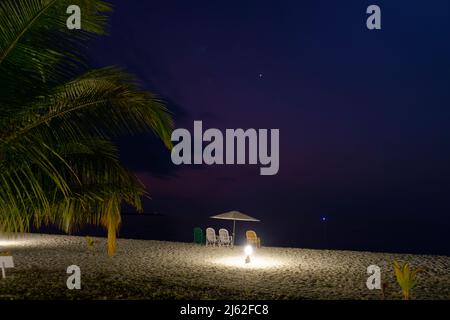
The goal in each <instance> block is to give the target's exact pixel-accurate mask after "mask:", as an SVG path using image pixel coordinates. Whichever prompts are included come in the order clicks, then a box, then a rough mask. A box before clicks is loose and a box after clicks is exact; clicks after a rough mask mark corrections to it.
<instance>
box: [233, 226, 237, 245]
mask: <svg viewBox="0 0 450 320" xmlns="http://www.w3.org/2000/svg"><path fill="white" fill-rule="evenodd" d="M235 230H236V220H233V247H234V240H235V239H236V234H235Z"/></svg>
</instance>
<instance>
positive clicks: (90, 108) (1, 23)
mask: <svg viewBox="0 0 450 320" xmlns="http://www.w3.org/2000/svg"><path fill="white" fill-rule="evenodd" d="M69 5H78V6H79V7H80V8H81V11H82V30H76V31H72V30H68V28H67V27H66V19H67V15H66V9H67V7H68V6H69ZM110 10H111V7H110V5H109V4H108V3H106V2H104V1H99V0H70V1H66V0H14V1H13V0H3V1H2V2H0V88H1V94H0V231H8V232H24V231H27V230H29V227H30V226H31V224H34V225H36V226H41V225H42V224H55V225H57V226H59V227H60V228H61V229H63V230H65V231H67V232H71V231H73V230H74V229H76V228H78V227H81V226H83V225H85V224H95V225H101V226H103V227H105V228H106V229H107V230H108V253H109V254H110V255H113V254H114V253H115V249H116V236H117V232H118V229H119V226H120V223H121V216H120V208H121V205H122V203H124V202H125V203H128V204H130V205H132V206H134V207H135V208H136V209H137V210H138V211H139V210H142V204H141V198H142V196H145V195H146V192H145V188H144V185H143V184H142V183H141V182H140V181H139V180H138V179H137V178H136V177H135V176H134V175H133V174H132V173H130V172H129V171H128V170H126V169H125V168H124V167H123V166H122V165H121V164H120V162H119V160H118V150H117V149H116V147H115V146H114V144H113V143H112V142H111V138H113V137H115V136H117V135H121V134H134V133H137V132H153V133H154V134H156V135H157V136H159V137H160V138H161V139H162V141H163V142H164V143H165V145H166V146H167V147H169V148H170V147H171V142H170V132H171V129H172V126H173V124H172V119H171V116H170V114H169V113H168V111H167V109H166V108H165V106H164V104H163V102H162V101H161V100H160V99H158V97H157V96H155V95H154V94H151V93H149V92H146V91H144V90H142V89H141V88H140V87H139V85H138V84H137V81H135V80H134V79H133V77H131V76H129V75H128V74H127V73H126V72H124V71H122V70H120V69H118V68H112V67H108V68H103V69H98V70H92V71H89V70H88V71H87V70H86V69H87V64H86V60H85V59H84V51H85V46H86V41H88V40H90V39H91V38H92V37H93V36H94V35H101V34H104V33H105V26H106V21H107V17H106V13H107V12H109V11H110Z"/></svg>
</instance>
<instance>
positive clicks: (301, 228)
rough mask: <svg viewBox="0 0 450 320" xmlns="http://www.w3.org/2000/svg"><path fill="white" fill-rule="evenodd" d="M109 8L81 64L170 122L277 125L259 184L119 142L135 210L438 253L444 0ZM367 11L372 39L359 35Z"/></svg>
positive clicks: (446, 58)
mask: <svg viewBox="0 0 450 320" xmlns="http://www.w3.org/2000/svg"><path fill="white" fill-rule="evenodd" d="M112 2H113V3H114V5H115V11H114V13H113V14H112V16H111V27H110V36H108V37H105V38H101V39H98V40H96V41H95V42H94V44H93V45H92V46H91V48H90V53H91V55H92V59H93V61H94V62H95V65H97V66H106V65H111V64H114V65H119V66H122V67H124V68H126V69H127V70H129V71H130V72H131V73H134V74H136V75H137V76H138V78H139V79H140V80H141V81H142V83H143V85H144V86H145V87H146V88H148V89H150V90H152V91H154V92H156V93H158V94H160V95H161V96H162V97H164V98H165V99H166V101H167V102H168V105H169V107H170V108H171V110H172V111H173V112H174V115H175V120H176V125H177V127H184V128H188V129H190V130H191V128H192V125H193V121H194V120H202V121H203V124H204V126H205V127H217V128H220V129H225V128H240V127H241V128H268V129H270V128H279V129H280V140H281V150H280V172H279V174H278V175H277V176H273V177H261V176H259V169H258V166H256V167H246V166H245V167H237V166H231V167H225V166H222V167H221V166H218V167H195V168H194V167H175V166H173V165H171V162H170V155H169V153H168V152H167V151H165V150H164V149H163V148H162V146H161V145H160V144H159V143H158V142H155V140H154V139H152V138H151V137H139V138H126V139H124V140H123V141H122V143H121V153H122V158H123V160H124V162H125V163H126V164H127V165H128V166H129V167H130V168H131V169H132V170H133V171H135V172H136V173H137V174H138V175H139V177H140V178H141V179H142V180H143V181H144V182H145V183H146V184H147V185H148V187H149V191H150V193H151V195H152V197H153V200H152V201H148V202H147V203H146V211H147V212H149V213H151V212H155V211H156V212H159V213H162V214H164V215H166V216H168V217H172V218H173V220H171V221H175V220H178V221H181V222H182V223H183V225H182V227H179V228H180V229H182V228H184V230H187V231H186V237H188V236H190V232H191V229H190V228H191V227H192V226H194V225H197V224H198V225H201V226H205V224H206V223H209V222H208V221H207V220H205V218H206V217H208V216H209V215H213V214H216V213H220V212H223V211H227V210H232V209H236V210H241V211H243V212H246V213H248V214H250V215H253V216H255V217H259V218H260V219H261V220H262V222H261V223H260V224H258V225H252V226H251V227H254V228H255V229H256V230H257V231H258V232H260V233H261V234H262V235H263V239H264V240H266V243H268V244H273V245H293V246H294V245H295V246H307V247H318V246H327V247H335V248H346V249H370V250H396V251H415V252H437V253H446V254H450V248H449V246H448V240H447V239H448V235H447V232H448V230H449V227H450V217H449V211H450V201H449V199H450V194H449V193H450V166H449V163H450V148H449V147H450V127H449V125H448V123H449V118H450V111H449V107H450V41H449V39H450V2H449V1H446V0H441V1H439V0H435V1H432V2H429V3H426V2H424V1H403V0H402V1H400V0H397V1H361V0H359V1H320V0H310V1H300V0H297V1H211V0H209V1H181V0H180V1H140V0H127V1H118V0H116V1H112ZM370 4H377V5H379V6H380V7H381V10H382V30H378V31H369V30H367V28H366V18H367V15H366V13H365V11H366V8H367V6H368V5H370ZM260 75H262V76H260ZM323 215H326V216H328V217H329V220H328V222H327V224H328V225H327V231H326V232H327V239H326V240H325V237H324V232H325V229H324V225H323V224H321V222H320V217H321V216H323ZM125 222H126V221H125ZM124 228H125V232H126V233H128V234H130V235H131V236H132V235H133V233H139V234H142V232H139V230H138V229H139V228H138V227H136V226H127V225H126V223H125V225H124ZM146 230H147V229H146ZM148 237H149V238H151V237H152V235H150V234H149V235H148ZM175 238H176V237H175ZM189 240H190V239H189ZM325 241H326V242H325Z"/></svg>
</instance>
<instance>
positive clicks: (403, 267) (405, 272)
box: [394, 260, 424, 300]
mask: <svg viewBox="0 0 450 320" xmlns="http://www.w3.org/2000/svg"><path fill="white" fill-rule="evenodd" d="M394 271H395V276H396V278H397V282H398V284H399V285H400V287H401V288H402V294H403V300H409V298H410V291H411V290H412V289H413V288H414V287H415V286H416V284H417V274H418V273H419V272H422V271H424V269H422V268H417V269H414V270H413V269H411V268H410V266H409V264H408V263H403V264H401V263H398V262H397V261H395V260H394Z"/></svg>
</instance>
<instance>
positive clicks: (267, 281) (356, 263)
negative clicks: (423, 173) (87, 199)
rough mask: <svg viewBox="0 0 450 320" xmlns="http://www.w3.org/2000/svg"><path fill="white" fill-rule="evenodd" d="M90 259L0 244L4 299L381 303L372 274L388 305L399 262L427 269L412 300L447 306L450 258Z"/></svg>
mask: <svg viewBox="0 0 450 320" xmlns="http://www.w3.org/2000/svg"><path fill="white" fill-rule="evenodd" d="M96 241H97V243H96V245H95V248H94V250H93V251H89V250H88V249H87V246H86V239H85V238H83V237H69V236H53V235H51V236H50V235H27V236H26V237H24V238H21V239H15V240H5V239H2V238H0V252H4V251H9V252H11V254H12V255H13V257H14V262H15V268H14V269H6V274H7V278H6V279H4V280H0V298H4V299H5V298H14V299H22V298H40V299H49V298H60V299H61V298H62V299H67V298H69V299H72V298H76V299H106V298H113V299H126V298H132V299H149V298H150V299H151V298H156V299H164V298H188V299H246V298H261V299H380V297H381V293H380V291H379V290H373V291H370V290H368V289H367V287H366V280H367V277H368V275H367V274H366V272H367V267H368V266H369V265H371V264H376V265H378V266H380V267H381V269H382V280H383V281H384V282H387V283H388V289H387V292H386V296H387V298H388V299H398V298H400V289H399V287H398V285H397V284H396V282H395V278H394V273H393V269H392V261H393V260H394V259H396V260H400V261H405V262H409V263H410V264H411V265H412V266H413V267H419V266H420V267H424V268H426V272H424V273H421V274H419V279H418V285H417V287H416V288H415V289H414V290H413V291H412V297H413V298H415V299H450V257H444V256H426V255H409V254H386V253H369V252H354V251H327V250H307V249H292V248H261V249H258V250H257V251H256V252H255V255H254V257H253V259H252V262H251V263H250V264H245V263H244V259H245V257H244V254H243V248H242V247H235V248H234V249H230V248H217V247H215V248H214V247H205V246H199V245H194V244H187V243H175V242H162V241H147V240H125V239H120V240H119V242H118V252H117V255H116V256H115V257H114V258H109V257H108V256H107V255H106V250H105V247H106V240H105V239H101V238H96ZM72 264H75V265H78V266H79V267H80V268H81V272H82V290H80V291H70V290H68V289H67V288H66V279H67V276H68V275H67V274H66V268H67V267H68V266H69V265H72Z"/></svg>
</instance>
